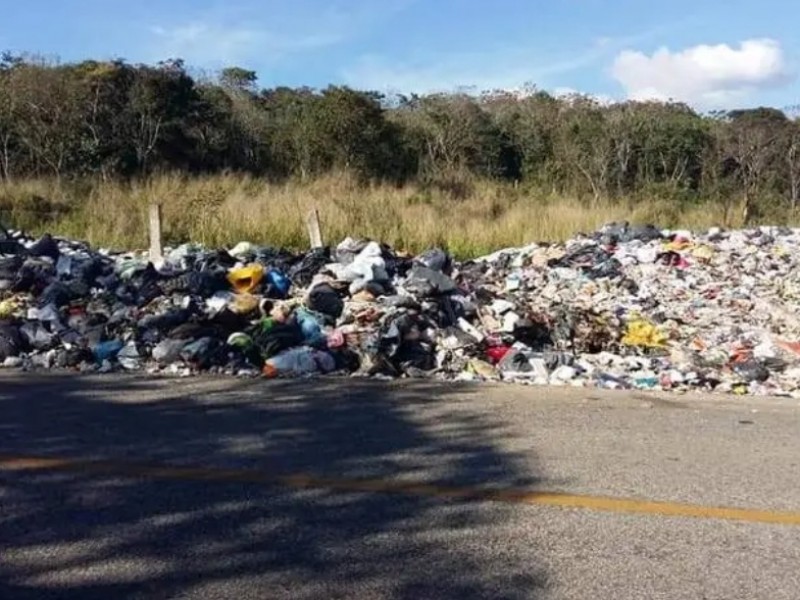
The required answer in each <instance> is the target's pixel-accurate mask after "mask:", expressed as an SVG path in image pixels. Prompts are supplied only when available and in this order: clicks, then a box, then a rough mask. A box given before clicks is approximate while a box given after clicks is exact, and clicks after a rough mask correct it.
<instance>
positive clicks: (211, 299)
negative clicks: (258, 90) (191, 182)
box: [0, 223, 800, 397]
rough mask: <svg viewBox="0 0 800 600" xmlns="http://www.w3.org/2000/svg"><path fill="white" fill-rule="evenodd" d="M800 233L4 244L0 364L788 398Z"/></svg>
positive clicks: (642, 231)
mask: <svg viewBox="0 0 800 600" xmlns="http://www.w3.org/2000/svg"><path fill="white" fill-rule="evenodd" d="M2 237H3V235H2V234H0V238H2ZM799 263H800V230H798V229H787V228H771V227H762V228H758V229H752V230H746V231H722V230H720V229H712V230H710V231H708V232H704V233H692V232H688V231H683V232H681V231H662V230H658V229H656V228H654V227H651V226H647V227H640V226H629V225H628V224H627V223H612V224H609V225H607V226H605V227H603V228H602V229H601V230H599V231H597V232H594V233H592V234H587V235H580V236H577V237H576V238H574V239H572V240H570V241H568V242H566V243H564V244H532V245H529V246H526V247H523V248H509V249H504V250H500V251H498V252H496V253H494V254H491V255H489V256H485V257H482V258H478V259H475V260H469V261H465V262H457V261H454V260H453V258H452V257H451V256H450V255H448V254H447V253H446V252H445V251H443V250H441V249H438V248H435V249H432V250H429V251H427V252H424V253H423V254H421V255H419V256H408V255H405V254H402V253H398V252H395V251H393V250H392V249H391V248H389V247H388V246H386V245H382V244H380V243H378V242H375V241H371V240H360V239H354V238H347V239H345V240H344V241H342V242H341V243H340V244H338V245H337V246H336V247H332V248H317V249H314V250H311V251H309V252H307V253H304V254H295V253H291V252H287V251H284V250H279V249H274V248H269V247H263V246H257V245H253V244H250V243H246V242H243V243H240V244H238V245H236V246H235V247H233V248H229V249H218V250H213V249H208V248H204V247H201V246H198V245H191V244H186V245H182V246H179V247H177V248H172V249H167V251H166V253H165V256H164V259H163V262H159V264H153V263H151V262H148V260H147V258H146V255H143V254H136V253H128V254H120V253H111V252H108V251H95V250H92V249H91V248H89V247H88V246H86V245H85V244H82V243H78V242H73V241H69V240H62V239H55V238H53V237H51V236H49V235H47V236H44V237H43V238H41V239H38V240H31V239H25V238H22V239H19V240H17V239H12V236H10V235H8V234H6V235H5V239H0V365H2V366H3V367H6V368H18V369H24V370H35V369H54V368H58V369H69V370H74V371H81V372H112V371H122V370H125V371H142V372H148V373H157V372H164V373H172V374H181V375H190V374H195V373H200V372H212V373H220V374H221V373H225V374H231V375H241V376H256V375H260V376H266V377H301V376H310V375H315V374H333V373H336V374H348V375H351V376H370V377H383V378H397V377H413V378H437V379H446V380H457V381H465V380H466V381H484V380H498V381H500V380H502V381H515V382H525V383H531V384H541V385H545V384H547V385H572V386H586V387H601V388H619V389H632V388H638V389H665V390H668V389H674V390H689V389H701V390H708V391H711V390H715V391H723V392H733V393H738V394H746V393H748V394H759V395H792V396H795V397H800V310H798V309H800V269H799V268H798V267H799V266H800V264H799Z"/></svg>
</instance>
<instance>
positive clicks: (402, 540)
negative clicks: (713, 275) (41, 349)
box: [0, 373, 800, 600]
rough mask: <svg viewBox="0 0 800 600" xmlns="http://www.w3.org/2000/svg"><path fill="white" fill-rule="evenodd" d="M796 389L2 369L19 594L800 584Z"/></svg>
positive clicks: (534, 592) (368, 593) (544, 590)
mask: <svg viewBox="0 0 800 600" xmlns="http://www.w3.org/2000/svg"><path fill="white" fill-rule="evenodd" d="M799 417H800V405H798V402H797V401H795V400H767V399H741V398H731V397H703V396H688V395H687V396H677V395H657V394H647V393H607V392H600V391H596V390H574V389H565V388H559V389H543V388H525V387H514V386H488V385H467V384H459V385H445V384H441V383H432V382H414V383H376V382H365V381H350V380H320V381H301V382H265V381H253V380H246V381H244V380H233V379H193V380H160V379H142V378H133V377H116V376H115V377H94V378H86V377H77V376H59V375H53V376H42V375H23V374H9V373H5V374H0V598H2V599H3V600H5V599H22V600H29V599H30V600H33V599H36V600H39V599H55V598H59V599H61V598H64V599H68V598H80V599H87V598H89V599H98V600H99V599H103V600H106V599H108V598H114V599H123V600H129V599H148V600H149V599H168V598H169V599H172V598H187V599H188V598H204V599H205V598H235V599H249V598H253V599H264V598H292V599H295V598H299V599H306V598H309V599H310V598H325V599H327V598H403V599H404V598H408V599H415V600H416V599H423V598H458V599H468V598H509V599H517V598H520V599H521V598H554V599H555V598H558V599H562V598H575V599H584V598H593V599H605V598H609V599H612V598H613V599H615V600H616V599H628V598H630V599H641V598H680V599H687V598H703V599H720V600H723V599H724V600H732V599H740V598H741V599H751V598H753V599H756V598H758V599H760V598H769V599H770V600H779V599H784V598H785V599H796V598H798V597H800V592H799V591H798V590H800V568H799V567H800V418H799Z"/></svg>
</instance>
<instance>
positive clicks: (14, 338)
mask: <svg viewBox="0 0 800 600" xmlns="http://www.w3.org/2000/svg"><path fill="white" fill-rule="evenodd" d="M23 347H24V341H23V339H22V335H21V334H20V332H19V328H18V327H17V326H16V325H13V324H11V323H8V322H0V361H3V360H5V359H7V358H8V357H10V356H17V355H19V353H20V352H22V350H23Z"/></svg>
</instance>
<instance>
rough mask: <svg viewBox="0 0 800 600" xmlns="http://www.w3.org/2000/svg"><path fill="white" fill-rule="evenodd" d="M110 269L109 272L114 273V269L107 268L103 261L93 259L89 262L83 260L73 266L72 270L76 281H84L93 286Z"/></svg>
mask: <svg viewBox="0 0 800 600" xmlns="http://www.w3.org/2000/svg"><path fill="white" fill-rule="evenodd" d="M107 269H108V271H109V272H113V268H112V267H110V266H107V265H106V264H105V263H104V262H103V261H102V260H100V259H99V258H97V257H92V258H89V259H87V260H83V261H81V262H79V263H78V264H76V265H75V266H73V268H72V276H73V277H74V278H75V279H78V280H80V281H83V282H84V283H86V284H89V285H93V284H94V283H95V281H96V280H97V279H98V278H99V277H101V276H102V275H103V274H104V272H105V271H106V270H107Z"/></svg>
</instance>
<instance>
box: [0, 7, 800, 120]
mask: <svg viewBox="0 0 800 600" xmlns="http://www.w3.org/2000/svg"><path fill="white" fill-rule="evenodd" d="M0 15H2V19H1V20H0V48H2V49H10V50H12V51H30V52H36V53H41V54H45V55H47V56H51V57H55V56H57V57H59V58H60V59H61V60H64V61H71V60H78V59H83V58H89V57H92V58H125V59H127V60H129V61H131V62H155V61H158V60H160V59H164V58H170V57H181V58H184V59H185V60H186V62H187V64H189V65H191V66H193V67H196V68H197V69H199V70H203V71H207V72H209V73H211V72H214V71H215V70H217V69H219V68H221V67H223V66H226V65H232V64H235V65H239V66H243V67H247V68H251V69H254V70H256V71H257V72H258V74H259V81H260V84H261V85H262V86H265V87H268V86H273V85H292V86H294V85H310V86H314V87H319V86H324V85H326V84H328V83H338V84H347V85H351V86H354V87H359V88H369V89H376V90H380V91H400V92H410V91H416V92H427V91H439V90H450V89H454V88H456V87H472V88H474V89H486V88H503V89H518V88H522V87H524V86H525V85H526V84H535V85H536V86H537V87H538V88H541V89H547V90H549V91H554V92H557V93H566V92H569V91H570V90H574V91H578V92H581V93H589V94H594V95H596V96H598V97H600V98H603V99H605V98H609V99H624V98H628V97H631V98H662V99H666V98H674V99H678V100H683V101H687V102H689V103H691V104H693V105H695V106H697V107H699V108H714V107H717V106H724V107H732V106H746V105H755V104H767V105H772V106H778V107H786V106H790V105H794V104H800V84H799V83H798V79H797V77H796V73H797V69H796V67H797V66H798V64H800V63H799V62H798V58H800V36H798V35H797V34H796V33H795V31H794V30H796V23H797V22H799V21H800V3H797V2H796V1H792V0H759V1H758V2H756V1H754V0H726V1H725V2H724V3H723V2H720V0H714V1H713V2H712V1H711V0H671V1H669V2H659V1H655V0H651V1H647V0H550V1H549V2H545V1H538V0H528V1H524V0H493V1H492V2H488V1H479V0H349V1H344V0H328V1H323V0H289V1H287V0H262V1H256V0H225V1H221V2H216V1H210V0H194V1H190V0H163V1H156V0H138V1H136V2H132V1H130V0H127V1H118V0H83V1H82V0H28V1H27V2H16V1H12V0H0Z"/></svg>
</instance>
